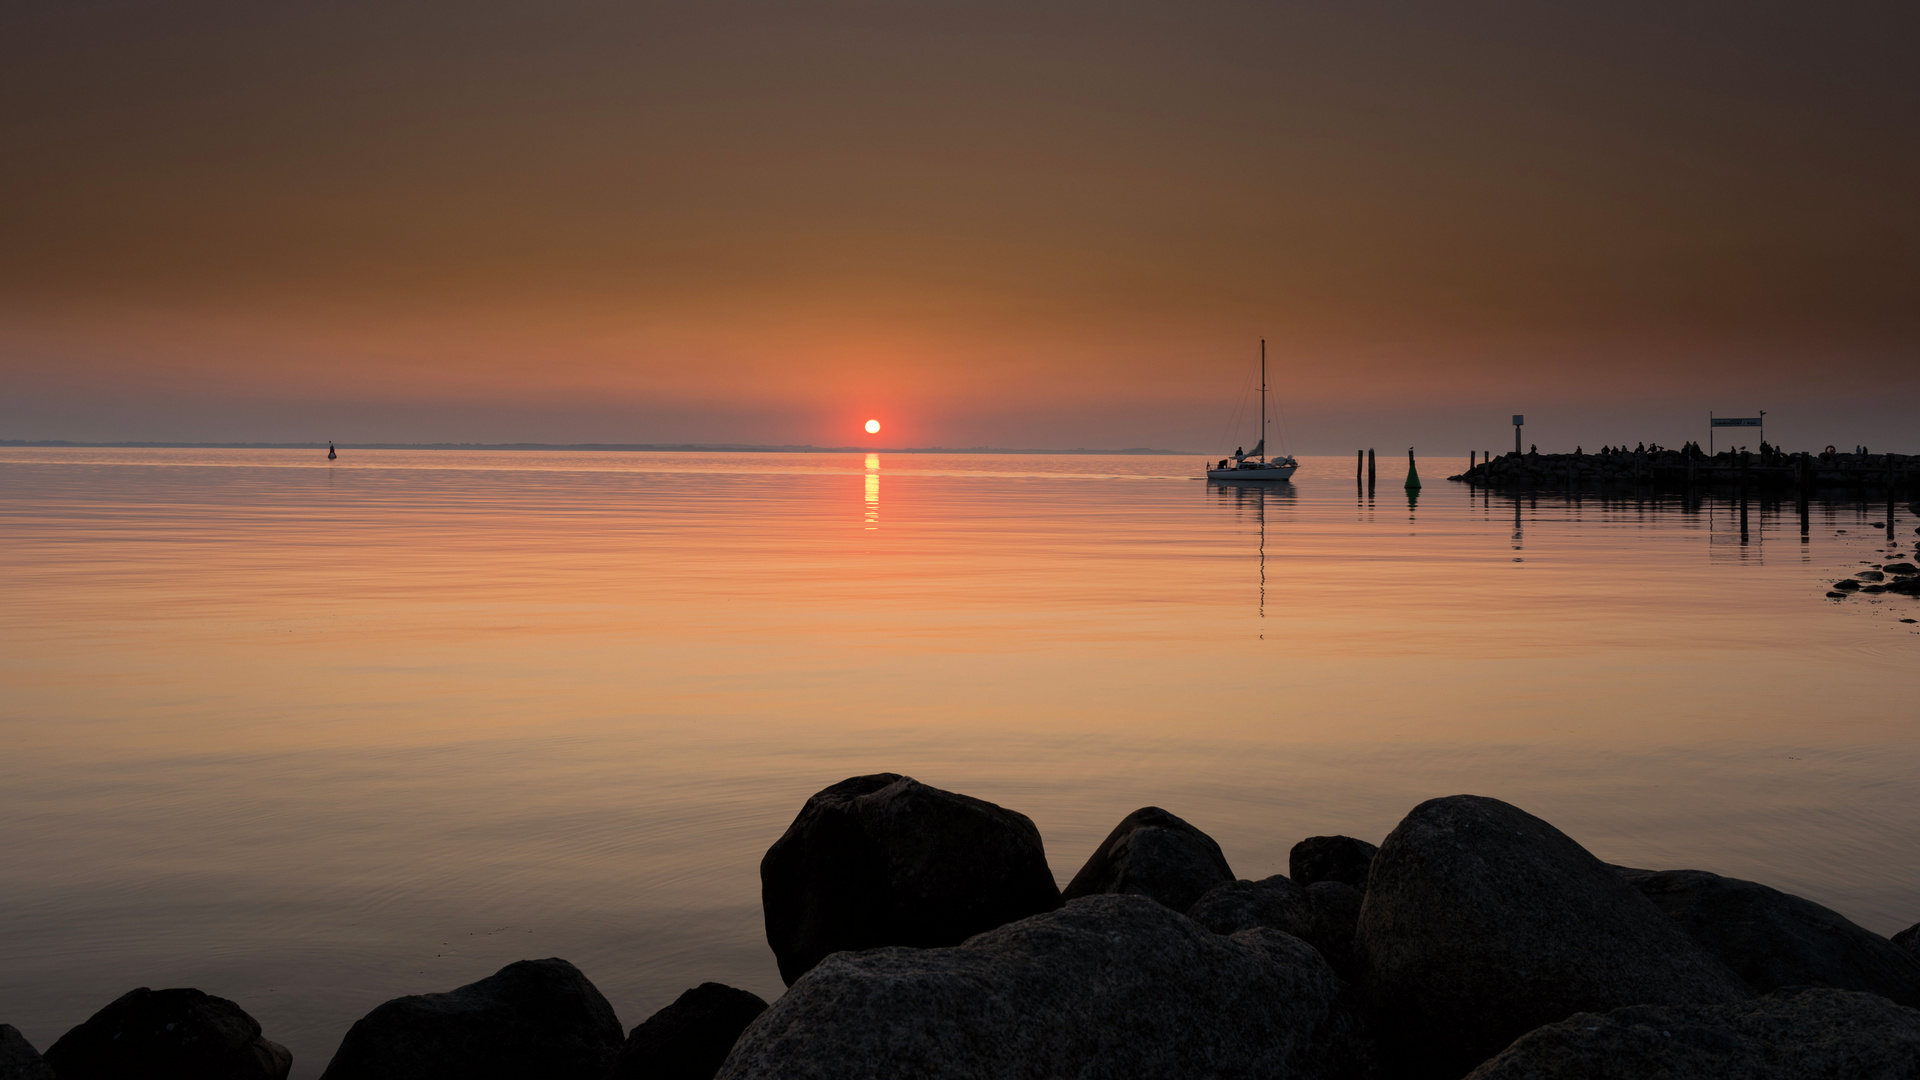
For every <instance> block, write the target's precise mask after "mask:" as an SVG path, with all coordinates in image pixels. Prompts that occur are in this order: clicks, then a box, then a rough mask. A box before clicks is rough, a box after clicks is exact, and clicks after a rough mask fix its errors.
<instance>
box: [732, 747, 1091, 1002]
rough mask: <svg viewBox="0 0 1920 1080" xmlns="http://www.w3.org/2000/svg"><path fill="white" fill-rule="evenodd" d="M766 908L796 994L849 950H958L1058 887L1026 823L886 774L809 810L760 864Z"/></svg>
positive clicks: (1055, 900) (820, 799)
mask: <svg viewBox="0 0 1920 1080" xmlns="http://www.w3.org/2000/svg"><path fill="white" fill-rule="evenodd" d="M760 900H761V907H762V909H763V911H764V913H765V915H766V923H767V944H768V945H771V946H772V947H773V955H774V958H775V959H776V960H778V961H779V963H780V977H781V978H783V979H785V980H786V981H787V983H788V985H792V983H793V981H794V980H795V979H798V978H799V977H800V976H801V975H803V974H805V973H806V971H807V970H808V969H809V968H811V967H813V965H815V964H817V963H819V962H820V960H821V959H822V958H823V957H825V956H827V955H829V954H831V953H835V952H839V951H840V950H842V949H870V948H874V947H876V946H880V945H914V946H920V947H931V946H939V945H958V944H960V943H961V942H962V941H965V940H966V939H967V938H969V937H972V936H973V935H974V934H977V933H980V932H981V931H982V930H991V929H993V928H994V927H996V926H1003V925H1005V924H1007V923H1010V922H1013V921H1014V920H1015V919H1024V918H1026V917H1027V916H1029V915H1033V914H1037V913H1039V912H1042V911H1051V910H1053V909H1054V908H1056V907H1059V906H1060V889H1059V886H1057V885H1056V884H1054V880H1053V871H1051V870H1049V869H1048V868H1047V854H1046V849H1045V847H1044V846H1043V845H1042V844H1041V842H1040V830H1039V829H1036V828H1034V825H1033V822H1032V821H1031V820H1029V819H1028V818H1027V816H1026V815H1025V814H1020V813H1015V812H1014V811H1012V810H1008V809H1005V808H1004V807H999V806H995V805H994V804H992V803H990V802H983V801H981V800H980V799H975V798H970V797H968V796H966V795H956V794H954V793H953V792H950V791H941V790H940V789H939V788H933V787H928V786H927V785H925V784H922V783H920V782H919V781H917V780H915V779H913V778H912V777H907V776H900V775H898V774H895V773H879V774H877V775H874V776H856V777H853V778H851V779H848V780H842V781H841V782H840V783H838V784H835V785H833V786H832V787H830V788H827V789H826V790H824V791H822V792H820V793H819V794H817V795H815V796H813V797H812V798H811V799H808V800H807V803H806V805H805V806H804V807H802V808H801V810H800V815H799V816H798V817H796V818H794V820H793V824H792V825H791V826H789V827H788V828H787V831H786V834H785V835H783V836H781V837H780V839H778V840H776V841H774V844H773V846H772V847H771V848H769V849H767V854H766V857H765V858H764V859H762V860H761V861H760Z"/></svg>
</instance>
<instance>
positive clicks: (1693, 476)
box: [1447, 445, 1920, 496]
mask: <svg viewBox="0 0 1920 1080" xmlns="http://www.w3.org/2000/svg"><path fill="white" fill-rule="evenodd" d="M1447 479H1449V480H1455V481H1459V482H1461V483H1466V484H1471V485H1473V486H1475V487H1484V488H1502V489H1513V490H1551V489H1556V488H1558V489H1565V488H1570V487H1588V488H1591V487H1639V488H1650V489H1654V490H1660V491H1686V490H1689V489H1695V488H1708V489H1715V488H1725V489H1741V490H1747V491H1777V492H1798V493H1802V494H1813V493H1815V492H1819V491H1846V492H1849V493H1858V492H1863V491H1873V492H1881V493H1885V494H1887V495H1888V496H1892V495H1894V494H1914V493H1915V492H1916V490H1917V489H1920V454H1871V453H1856V454H1843V453H1837V452H1824V453H1819V454H1812V453H1805V452H1802V453H1795V454H1789V453H1786V452H1783V451H1778V450H1772V449H1766V450H1762V451H1760V452H1758V453H1755V452H1752V451H1745V450H1741V451H1729V450H1723V451H1721V452H1720V453H1718V454H1712V455H1709V454H1706V453H1705V452H1703V451H1701V450H1700V448H1699V447H1697V446H1691V445H1690V446H1688V447H1686V448H1684V449H1680V450H1671V449H1666V448H1660V447H1653V448H1635V449H1633V450H1627V449H1625V448H1608V449H1603V450H1601V451H1599V452H1597V453H1592V454H1587V453H1573V454H1542V453H1537V452H1528V453H1524V454H1521V453H1510V454H1502V455H1501V456H1499V457H1496V458H1492V459H1491V460H1487V461H1481V462H1478V463H1477V464H1474V465H1472V466H1471V467H1469V468H1468V469H1467V471H1466V472H1463V473H1460V474H1457V475H1455V476H1450V477H1448V478H1447Z"/></svg>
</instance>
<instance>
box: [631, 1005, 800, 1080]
mask: <svg viewBox="0 0 1920 1080" xmlns="http://www.w3.org/2000/svg"><path fill="white" fill-rule="evenodd" d="M766 1011H767V1003H766V1002H764V1001H762V1000H760V997H759V995H757V994H750V993H748V992H747V991H745V990H736V989H734V988H733V987H731V986H724V985H722V984H720V983H701V984H700V985H699V986H696V987H694V988H693V989H691V990H689V991H687V992H686V993H684V994H681V995H680V996H679V997H678V998H675V999H674V1002H673V1004H671V1005H669V1006H667V1007H666V1008H664V1009H661V1010H660V1011H659V1012H657V1013H654V1014H653V1015H652V1016H649V1017H647V1021H646V1023H644V1024H641V1025H640V1026H639V1027H637V1028H634V1029H633V1030H632V1031H631V1032H629V1033H628V1034H627V1044H626V1045H625V1046H623V1047H621V1048H620V1056H619V1057H617V1058H615V1059H614V1062H613V1068H611V1069H609V1070H608V1071H607V1080H713V1074H714V1073H717V1072H719V1071H720V1065H721V1063H722V1062H724V1061H726V1060H727V1054H728V1052H730V1051H731V1050H732V1049H733V1044H734V1043H735V1042H737V1041H739V1039H740V1033H741V1032H742V1031H745V1030H746V1029H747V1025H748V1024H751V1023H753V1020H754V1018H755V1017H757V1016H759V1015H760V1014H761V1013H763V1012H766Z"/></svg>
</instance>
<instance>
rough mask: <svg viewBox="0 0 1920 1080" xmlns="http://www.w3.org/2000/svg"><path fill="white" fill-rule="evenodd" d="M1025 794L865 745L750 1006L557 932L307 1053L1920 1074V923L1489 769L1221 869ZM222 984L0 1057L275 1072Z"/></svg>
mask: <svg viewBox="0 0 1920 1080" xmlns="http://www.w3.org/2000/svg"><path fill="white" fill-rule="evenodd" d="M1054 881H1055V878H1054V877H1053V875H1052V873H1051V871H1050V870H1049V869H1048V867H1047V863H1046V857H1045V853H1044V850H1043V848H1042V846H1041V843H1040V835H1039V832H1038V830H1037V829H1035V828H1034V825H1033V822H1032V821H1031V820H1030V819H1028V818H1027V817H1026V816H1025V815H1023V814H1020V813H1018V812H1016V811H1013V810H1009V809H1006V808H1004V807H1000V806H996V805H994V804H992V803H989V802H985V801H982V800H979V799H973V798H969V797H968V796H965V795H959V794H955V793H953V792H947V791H942V790H940V789H938V788H933V787H929V786H927V785H925V784H921V783H919V782H918V781H915V780H913V779H912V778H910V777H905V776H899V775H895V774H891V773H883V774H878V775H874V776H860V777H853V778H851V779H848V780H844V781H842V782H840V783H838V784H834V785H832V786H831V787H828V788H826V789H825V790H823V791H821V792H819V793H818V794H816V795H815V796H813V797H812V798H811V799H809V800H808V801H807V803H806V805H805V806H803V807H802V808H801V810H800V813H799V815H798V817H796V818H795V820H794V822H793V824H792V826H791V827H790V828H788V830H787V832H786V833H785V835H783V836H781V837H780V838H779V839H778V840H777V841H775V842H774V844H773V846H772V847H771V848H770V849H769V850H768V852H767V854H766V858H765V859H764V860H763V861H762V863H761V883H762V901H763V905H764V912H765V917H766V930H767V940H768V944H769V945H770V946H771V947H772V949H773V953H774V955H775V957H776V959H777V960H778V962H779V965H780V970H781V974H782V976H783V977H784V979H785V980H786V982H787V983H788V989H787V991H786V993H785V994H784V995H782V996H781V997H780V998H779V999H778V1000H776V1001H774V1002H773V1003H772V1004H771V1005H769V1004H768V1003H766V1002H765V1001H762V1000H761V999H760V998H758V997H756V996H754V995H753V994H750V993H747V992H746V991H743V990H737V989H734V988H732V987H727V986H723V985H720V984H718V983H705V984H702V985H700V986H698V987H694V988H693V989H690V990H688V991H687V992H686V993H684V994H682V995H681V996H680V997H679V999H677V1000H676V1001H674V1002H673V1003H672V1004H671V1005H668V1006H667V1007H666V1008H664V1009H662V1010H660V1011H659V1012H658V1013H655V1014H654V1015H653V1016H651V1017H649V1018H648V1019H647V1020H646V1021H645V1022H644V1023H642V1024H640V1025H639V1026H637V1027H635V1028H633V1029H632V1030H631V1031H628V1032H625V1033H624V1034H623V1033H622V1026H621V1024H620V1022H619V1020H618V1018H617V1017H615V1015H614V1012H613V1010H612V1008H611V1007H609V1006H608V1004H607V1001H606V999H605V998H604V997H602V996H601V995H600V992H599V991H598V990H596V989H595V988H594V986H593V984H592V983H591V982H590V981H588V979H587V977H586V976H585V975H584V974H582V973H581V972H580V971H579V970H578V969H576V968H575V967H574V966H573V965H571V964H569V963H567V962H566V961H565V960H560V959H544V960H522V961H519V962H517V963H513V964H509V965H508V966H507V967H505V968H502V969H501V970H500V971H499V972H497V973H496V974H494V975H492V976H490V977H488V978H485V979H482V980H480V981H479V982H475V983H472V984H469V985H467V986H462V987H458V988H456V989H452V990H449V991H445V992H440V993H427V994H418V995H411V996H408V997H402V998H396V999H394V1000H393V1001H389V1002H387V1003H386V1004H384V1005H381V1006H379V1007H378V1008H376V1009H374V1010H373V1011H372V1012H370V1013H368V1014H367V1015H366V1016H365V1017H364V1018H362V1019H361V1020H359V1021H358V1022H357V1023H355V1024H354V1025H353V1027H352V1028H351V1029H350V1030H349V1031H347V1032H346V1033H345V1037H344V1038H343V1039H342V1040H341V1043H340V1047H339V1050H338V1051H337V1052H336V1053H335V1054H334V1056H333V1058H332V1060H331V1061H330V1063H329V1064H328V1065H327V1068H326V1072H325V1074H324V1077H325V1080H375V1078H377V1080H402V1078H408V1080H425V1078H440V1077H448V1078H452V1077H460V1078H462V1080H492V1078H501V1080H505V1078H508V1077H513V1078H526V1077H541V1078H549V1080H621V1078H641V1077H647V1078H672V1080H711V1078H714V1077H716V1076H717V1077H721V1078H725V1080H774V1078H782V1080H784V1078H816V1077H817V1078H822V1080H825V1078H836V1080H861V1078H873V1080H880V1078H887V1080H895V1078H919V1077H938V1078H954V1080H960V1078H1000V1077H1004V1078H1009V1080H1011V1078H1034V1080H1040V1078H1046V1077H1068V1076H1072V1077H1085V1078H1096V1077H1116V1078H1117V1077H1129V1078H1171V1080H1184V1078H1188V1077H1191V1078H1195V1080H1198V1078H1202V1077H1205V1078H1246V1080H1254V1078H1263V1080H1274V1078H1301V1080H1457V1078H1460V1077H1469V1078H1472V1080H1546V1078H1581V1080H1639V1078H1643V1077H1654V1076H1658V1077H1667V1078H1673V1080H1687V1078H1724V1080H1735V1078H1739V1080H1754V1078H1763V1080H1787V1078H1795V1080H1852V1078H1857V1077H1875V1078H1886V1080H1902V1078H1907V1080H1912V1078H1920V926H1915V927H1913V928H1910V929H1908V930H1906V931H1903V932H1902V933H1900V934H1897V935H1895V936H1894V937H1893V938H1891V939H1888V938H1884V937H1881V936H1879V935H1878V934H1874V933H1871V932H1869V931H1867V930H1865V929H1862V928H1861V927H1859V926H1856V925H1854V924H1853V923H1851V922H1849V921H1848V920H1847V919H1846V918H1845V917H1843V916H1841V915H1840V914H1838V913H1837V912H1834V911H1831V910H1829V909H1827V908H1824V907H1822V906H1820V905H1819V904H1815V903H1813V902H1812V901H1809V900H1805V899H1802V898H1800V897H1797V896H1792V895H1790V894H1787V893H1783V892H1780V891H1778V890H1776V889H1772V888H1769V887H1767V886H1766V885H1762V884H1759V883H1757V882H1751V881H1741V880H1739V879H1736V878H1728V877H1721V876H1719V875H1717V874H1713V873H1709V872H1707V871H1703V870H1647V869H1637V868H1632V867H1625V866H1614V865H1610V864H1607V863H1604V862H1602V861H1601V860H1599V859H1598V858H1595V857H1594V856H1593V855H1592V854H1590V853H1589V852H1587V851H1586V849H1584V848H1582V847H1581V846H1580V845H1579V844H1578V843H1577V842H1575V841H1574V840H1573V839H1572V838H1570V837H1568V836H1567V835H1565V834H1564V833H1562V832H1560V831H1559V830H1558V829H1555V828H1554V827H1553V826H1552V825H1549V824H1548V823H1547V822H1545V821H1542V820H1540V819H1539V818H1536V817H1534V816H1532V815H1531V814H1528V813H1526V812H1525V811H1523V810H1521V809H1519V808H1518V807H1515V806H1511V805H1509V804H1507V803H1504V802H1501V801H1499V800H1497V799H1489V798H1482V797H1478V796H1473V795H1455V796H1450V797H1447V798H1440V799H1432V800H1429V801H1427V802H1424V803H1421V804H1420V805H1419V806H1416V807H1414V808H1413V810H1412V811H1411V812H1409V813H1408V814H1407V816H1406V818H1405V819H1404V820H1402V821H1401V822H1400V824H1399V825H1398V826H1397V827H1396V828H1394V830H1393V831H1392V832H1391V833H1389V834H1388V835H1387V836H1386V837H1384V838H1383V839H1382V840H1381V841H1380V843H1379V844H1378V845H1377V846H1376V845H1374V844H1372V843H1370V842H1368V841H1365V840H1361V839H1357V838H1354V837H1347V836H1315V837H1308V838H1306V839H1304V840H1301V841H1300V842H1299V843H1298V844H1296V845H1295V846H1294V848H1293V851H1292V854H1291V856H1290V858H1289V862H1288V872H1287V873H1286V874H1284V875H1275V876H1273V877H1269V878H1265V879H1262V880H1259V881H1250V880H1243V879H1239V878H1236V877H1235V875H1234V872H1233V870H1232V868H1231V867H1230V866H1229V865H1228V863H1227V860H1226V857H1225V855H1224V853H1223V852H1222V851H1221V849H1220V845H1219V844H1217V843H1215V842H1214V840H1213V839H1212V838H1211V837H1209V836H1208V835H1207V834H1206V833H1205V832H1203V831H1201V830H1200V829H1199V828H1197V827H1195V826H1194V825H1192V824H1191V823H1189V822H1187V821H1185V820H1182V819H1181V818H1179V817H1178V816H1176V815H1174V814H1172V813H1169V812H1168V811H1166V810H1163V809H1160V808H1158V807H1144V808H1142V809H1140V810H1138V811H1135V812H1134V813H1132V814H1129V815H1127V816H1126V817H1125V818H1124V819H1122V820H1121V821H1120V823H1119V824H1118V825H1117V826H1116V827H1115V828H1114V830H1113V832H1112V833H1111V834H1109V835H1108V836H1107V838H1106V839H1105V840H1104V841H1102V842H1101V844H1100V845H1099V847H1098V848H1097V849H1096V850H1095V851H1094V852H1093V853H1092V854H1091V856H1090V857H1089V858H1088V859H1087V861H1086V863H1085V864H1084V865H1083V866H1082V867H1081V869H1080V871H1079V872H1078V873H1077V874H1075V875H1074V877H1073V879H1072V881H1071V882H1070V883H1069V884H1068V886H1067V888H1066V889H1065V890H1059V889H1057V888H1056V887H1055V885H1054ZM291 1062H292V1058H291V1055H289V1054H288V1053H287V1051H286V1050H285V1049H284V1048H282V1047H280V1046H279V1045H277V1044H275V1043H273V1042H272V1041H270V1040H269V1039H267V1038H266V1037H265V1035H264V1034H263V1033H262V1031H261V1029H260V1025H259V1024H258V1023H256V1022H254V1020H253V1018H252V1017H250V1016H248V1015H247V1014H246V1012H245V1011H244V1010H243V1009H242V1008H241V1007H240V1006H239V1005H237V1004H235V1003H234V1002H231V1001H227V1000H225V999H223V998H218V997H213V996H211V995H208V994H204V993H201V992H200V991H198V990H192V989H171V990H159V991H154V990H149V989H145V988H141V989H138V990H133V991H131V992H129V993H127V994H126V995H124V996H122V997H121V998H119V999H117V1000H115V1001H114V1002H112V1003H111V1004H109V1005H107V1006H106V1007H105V1008H104V1009H102V1010H101V1011H100V1012H99V1013H97V1014H95V1015H94V1016H93V1017H92V1018H90V1019H88V1020H87V1021H86V1022H85V1023H82V1024H80V1025H79V1026H77V1027H75V1028H74V1029H73V1030H71V1031H69V1032H68V1033H67V1034H66V1035H64V1036H62V1037H61V1038H60V1039H59V1040H58V1041H56V1042H55V1043H54V1044H53V1045H52V1046H51V1047H49V1048H48V1049H47V1051H46V1054H45V1056H44V1057H42V1056H41V1055H40V1054H38V1053H36V1052H35V1051H34V1048H33V1047H31V1046H29V1045H27V1043H26V1041H25V1040H24V1039H22V1038H21V1037H20V1034H19V1032H17V1031H15V1030H14V1029H13V1028H11V1027H7V1026H5V1025H0V1080H52V1078H58V1080H95V1078H99V1080H106V1078H108V1077H113V1078H129V1077H156V1078H157V1077H168V1078H172V1077H180V1078H187V1077H204V1078H217V1080H256V1078H257V1080H284V1078H285V1077H286V1075H287V1073H288V1070H289V1068H290V1065H291Z"/></svg>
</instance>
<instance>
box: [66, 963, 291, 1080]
mask: <svg viewBox="0 0 1920 1080" xmlns="http://www.w3.org/2000/svg"><path fill="white" fill-rule="evenodd" d="M46 1058H47V1064H48V1065H51V1066H53V1071H54V1073H55V1074H56V1075H58V1076H59V1077H60V1080H127V1078H130V1077H139V1078H140V1080H176V1078H177V1080H286V1075H287V1070H289V1069H291V1068H292V1067H293V1054H291V1053H290V1052H288V1050H287V1048H286V1047H284V1046H281V1045H280V1044H279V1043H275V1042H268V1041H267V1040H266V1039H264V1038H262V1037H261V1036H260V1024H259V1022H258V1021H256V1020H255V1019H254V1018H253V1017H251V1016H248V1015H247V1012H246V1010H245V1009H242V1008H241V1007H240V1006H238V1005H235V1004H234V1003H233V1002H231V1001H228V1000H227V999H226V998H220V997H214V996H213V995H212V994H205V993H201V992H200V991H198V990H195V989H192V988H191V987H178V988H175V989H171V990H149V989H147V988H146V987H144V986H142V987H140V988H139V989H138V990H129V991H128V992H126V993H125V994H122V995H120V996H119V997H118V998H116V999H114V1002H113V1004H111V1005H108V1006H107V1007H106V1008H104V1009H101V1010H100V1011H99V1012H97V1013H94V1014H93V1015H92V1016H91V1017H89V1018H88V1019H87V1022H86V1023H84V1024H81V1025H80V1026H79V1027H76V1028H74V1029H73V1030H71V1031H69V1032H67V1033H66V1034H65V1035H62V1036H60V1038H59V1039H58V1040H56V1041H55V1042H54V1044H53V1045H52V1046H49V1047H47V1054H46Z"/></svg>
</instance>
